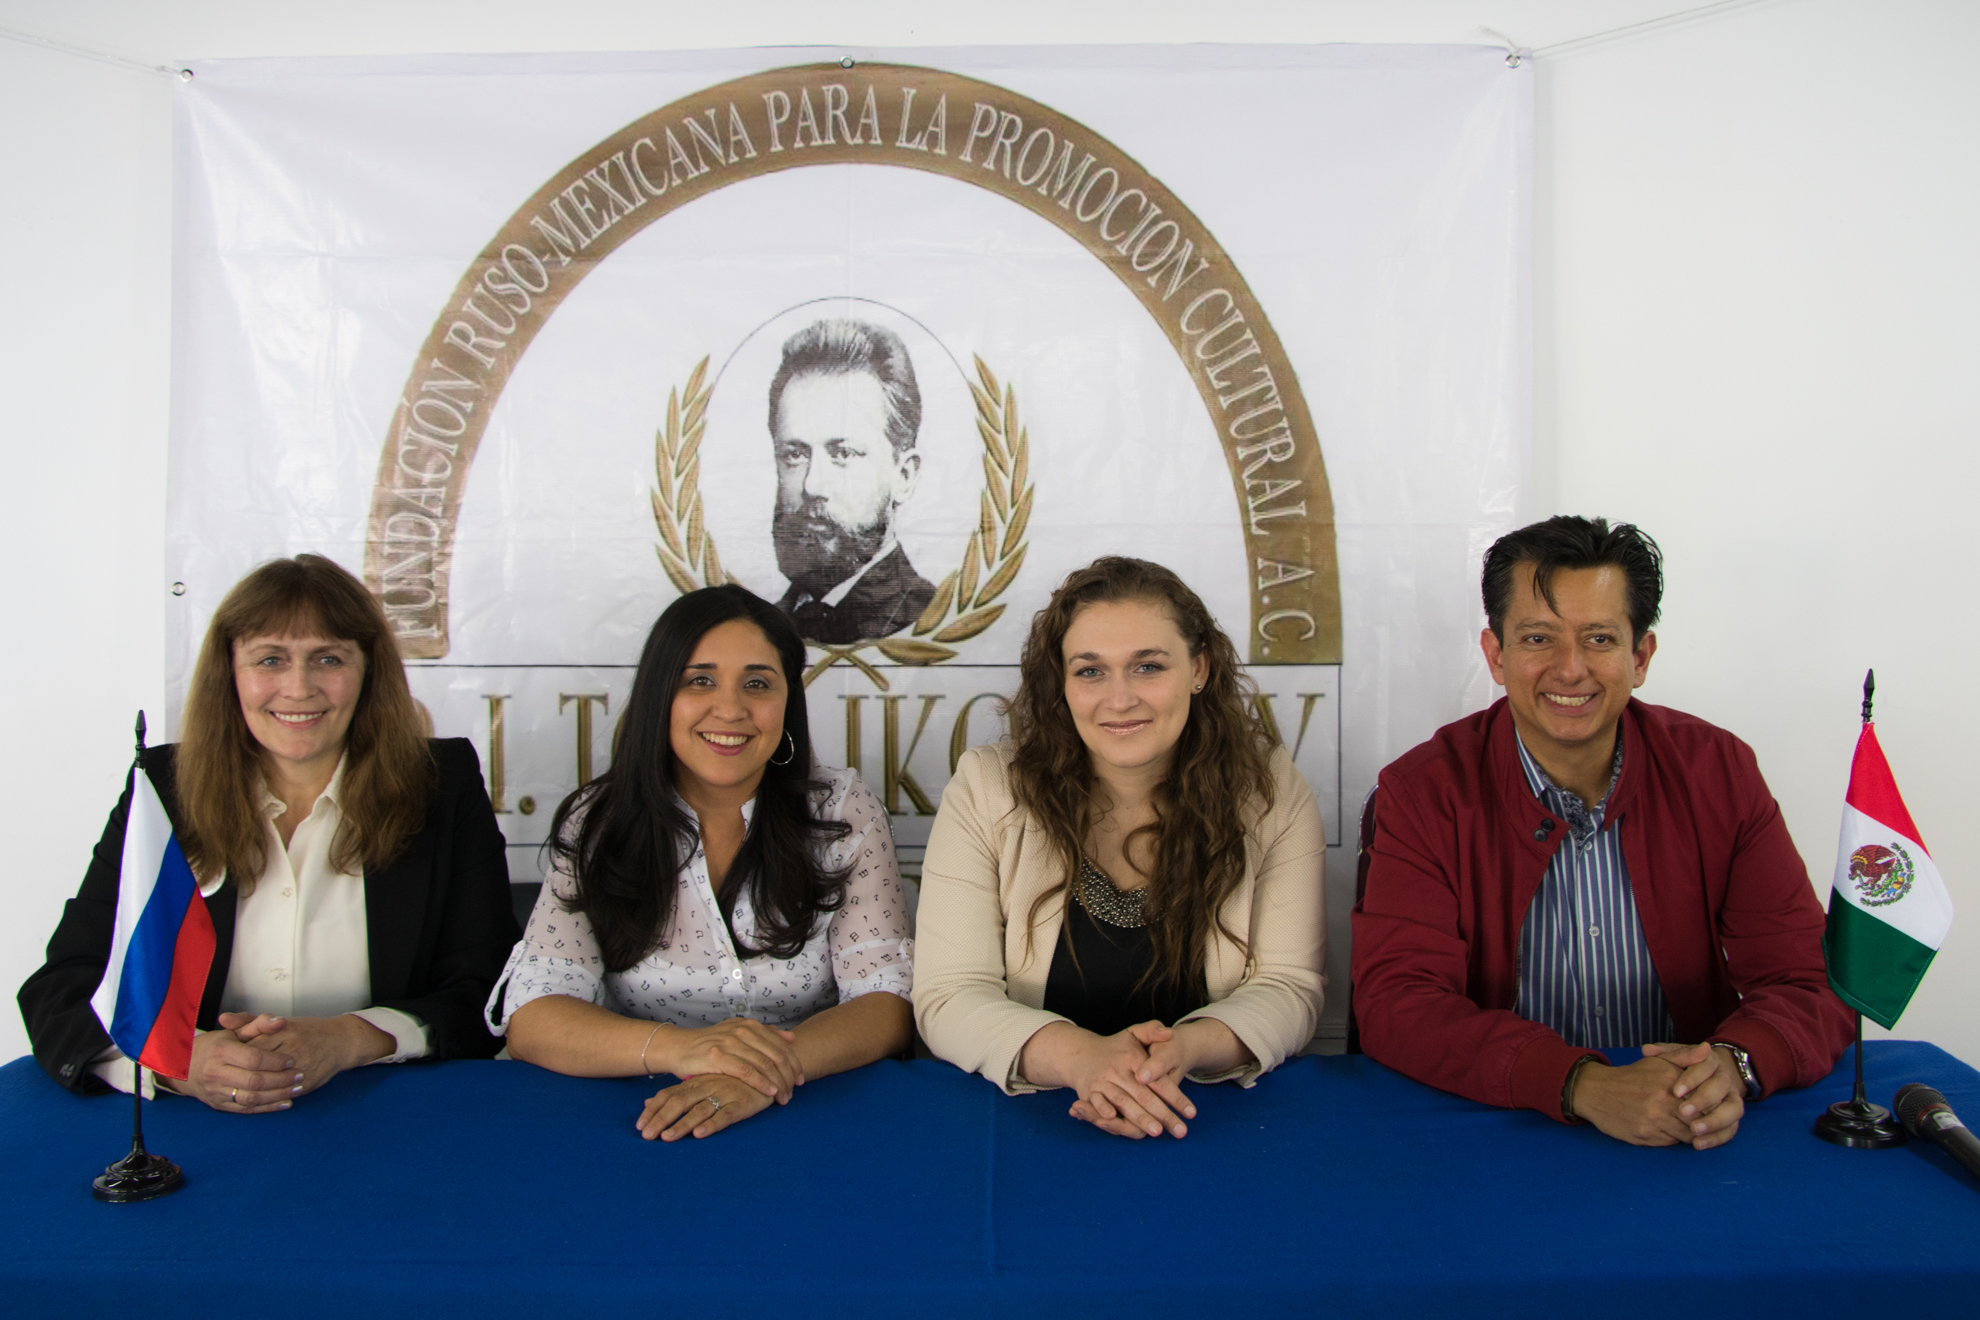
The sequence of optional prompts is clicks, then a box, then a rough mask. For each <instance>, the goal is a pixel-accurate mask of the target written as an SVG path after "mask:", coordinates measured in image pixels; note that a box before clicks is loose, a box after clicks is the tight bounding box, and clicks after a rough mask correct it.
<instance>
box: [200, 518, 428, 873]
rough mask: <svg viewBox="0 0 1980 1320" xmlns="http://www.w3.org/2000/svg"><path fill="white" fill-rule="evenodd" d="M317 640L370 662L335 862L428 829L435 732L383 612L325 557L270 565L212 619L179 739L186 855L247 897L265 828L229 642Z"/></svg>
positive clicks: (347, 751) (379, 860)
mask: <svg viewBox="0 0 1980 1320" xmlns="http://www.w3.org/2000/svg"><path fill="white" fill-rule="evenodd" d="M310 633H315V634H317V635H319V636H322V637H326V638H329V639H330V640H332V641H345V642H355V643H356V644H357V647H358V649H359V650H360V651H362V652H363V653H364V683H363V685H362V686H361V687H360V688H359V689H358V700H357V709H356V710H355V711H354V712H353V713H352V715H351V724H350V728H349V729H348V730H346V732H345V734H344V762H343V764H344V788H343V802H342V807H343V822H342V823H341V824H340V825H338V826H337V834H336V837H335V838H334V839H332V840H331V842H330V863H331V865H332V866H335V867H336V868H337V869H338V870H339V871H346V872H348V871H355V870H357V869H359V868H360V867H378V866H383V865H385V864H386V863H387V862H389V861H391V860H392V859H393V858H395V857H397V856H398V855H399V854H400V853H401V852H403V851H404V850H405V846H406V844H407V842H408V841H410V840H411V838H412V836H413V835H414V834H416V833H418V832H419V829H420V827H421V826H423V825H424V824H425V823H426V808H427V800H428V798H429V797H431V795H432V792H433V785H434V782H435V775H436V772H435V769H434V764H433V749H432V747H431V746H430V745H429V744H428V743H427V740H426V735H427V733H428V731H429V726H428V724H427V721H426V720H425V718H424V715H423V712H422V711H421V709H420V707H419V704H418V703H417V702H415V701H414V700H413V695H412V690H411V689H410V688H409V687H407V685H406V671H405V667H404V666H403V665H402V664H401V663H400V662H399V644H398V640H397V639H396V638H395V637H394V635H393V633H392V626H391V625H390V624H389V623H387V622H386V621H385V611H384V610H382V609H380V608H379V606H378V601H377V598H376V597H374V596H373V595H372V594H371V593H370V592H368V591H366V590H365V589H364V584H363V583H362V582H359V581H358V580H357V579H356V578H354V577H352V576H351V575H350V573H349V572H347V571H346V570H345V569H344V568H343V567H342V566H341V565H339V564H337V563H335V562H333V561H331V560H329V559H325V558H324V557H323V556H322V555H297V556H296V557H295V558H294V559H273V560H270V561H269V562H268V563H265V564H263V565H261V566H260V567H259V568H256V569H255V570H254V571H253V572H252V573H249V574H248V575H247V576H246V577H244V578H242V579H241V580H240V581H239V582H237V583H235V584H234V588H233V590H231V591H229V592H228V593H227V595H226V596H225V597H224V598H223V599H222V600H221V602H220V608H219V609H217V610H215V611H214V612H213V621H212V622H211V623H209V624H208V625H207V628H206V640H205V641H203V642H202V643H201V644H200V648H199V658H198V659H197V660H195V661H194V662H193V676H192V683H191V685H190V686H189V687H188V688H187V689H186V706H185V714H184V715H183V717H182V718H181V720H180V726H181V727H180V730H179V752H178V798H179V820H178V835H179V846H180V847H182V848H183V849H184V850H185V854H186V860H187V861H188V862H190V863H191V865H192V868H193V871H194V872H195V873H196V874H198V875H199V876H201V877H202V878H205V879H211V878H213V877H214V876H217V875H219V874H220V872H221V870H222V869H223V868H224V869H225V870H226V872H227V873H228V874H229V875H231V876H232V877H233V878H234V883H235V884H237V885H238V886H240V889H241V892H243V893H246V892H248V891H250V890H252V889H253V888H254V883H255V880H256V878H257V877H259V876H260V875H261V869H262V866H263V865H264V864H265V863H266V862H267V860H268V858H267V842H266V840H267V838H268V825H267V821H266V820H265V819H264V818H263V817H262V814H261V802H260V799H259V796H258V794H257V792H256V788H255V785H256V783H257V782H258V781H259V780H260V778H261V767H262V762H263V758H264V755H265V753H264V752H263V751H262V748H261V744H260V743H258V742H256V741H255V737H254V734H253V733H251V732H250V731H249V730H248V726H247V720H246V718H245V717H244V716H243V715H242V714H241V698H240V693H239V692H238V691H237V690H236V689H235V687H234V643H236V642H241V641H246V640H249V639H251V638H254V637H265V636H276V637H301V636H305V635H307V634H310Z"/></svg>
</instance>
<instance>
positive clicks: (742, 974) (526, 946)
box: [487, 766, 914, 1036]
mask: <svg viewBox="0 0 1980 1320" xmlns="http://www.w3.org/2000/svg"><path fill="white" fill-rule="evenodd" d="M813 777H814V778H815V779H817V780H819V781H821V782H823V783H825V784H827V785H829V786H830V787H829V789H828V791H826V792H825V793H823V794H821V795H820V797H822V799H823V801H822V803H821V805H820V807H819V809H818V815H819V817H820V819H823V820H842V821H845V822H846V823H847V824H848V825H850V826H852V832H851V833H850V834H848V835H846V837H845V838H843V839H839V840H837V841H836V842H832V843H828V844H827V845H825V848H824V850H823V856H822V860H823V862H824V864H825V865H826V866H827V867H829V868H837V867H840V866H845V865H847V864H850V865H851V867H852V871H851V873H850V875H849V876H848V878H847V881H846V896H845V902H844V904H842V905H841V906H840V907H839V909H838V910H837V911H836V912H831V913H825V914H822V915H821V917H820V920H819V924H818V926H817V927H816V928H815V929H814V930H813V931H812V935H811V938H810V940H809V941H807V942H806V944H805V946H804V948H803V950H801V951H800V952H799V954H798V956H797V957H795V958H771V957H767V956H762V955H755V956H751V957H748V958H744V957H742V956H740V955H739V954H738V953H737V952H736V947H735V942H734V941H733V940H731V939H730V938H729V930H728V927H727V926H726V925H724V924H723V921H722V910H721V908H720V907H718V906H717V905H716V899H715V889H714V886H713V885H712V884H711V883H710V882H709V878H708V858H707V856H706V855H705V854H704V853H703V851H702V849H701V847H700V846H699V844H698V843H697V845H696V847H695V852H694V856H693V858H691V859H690V860H689V862H688V864H687V866H686V868H685V869H684V870H683V871H682V873H681V876H680V882H679V883H680V893H679V894H678V895H677V896H676V898H675V902H674V924H673V928H672V929H671V930H670V931H668V933H667V938H666V940H665V941H664V942H663V943H662V945H661V947H659V948H657V949H655V950H654V951H653V952H651V953H649V954H648V955H647V956H646V957H645V958H644V959H642V960H641V961H640V962H637V963H635V964H634V965H633V966H631V967H629V968H627V969H626V970H625V971H623V972H608V971H606V970H605V965H604V961H603V958H602V956H601V955H600V953H599V949H598V942H597V940H596V939H595V938H594V937H593V935H592V930H591V922H590V920H589V919H588V918H587V917H586V916H585V915H584V914H583V913H582V912H567V911H565V910H564V907H563V904H562V903H561V902H559V901H558V900H559V899H568V898H570V897H571V896H572V895H573V894H574V893H575V892H576V882H575V880H574V879H573V877H572V875H571V873H570V871H569V869H568V865H567V863H566V862H564V861H563V860H562V859H561V858H560V859H558V860H557V862H556V863H555V864H554V865H553V866H552V868H551V870H550V874H549V876H548V877H547V878H546V879H545V881H544V884H543V891H542V892H541V893H540V894H538V895H537V899H536V907H535V909H534V910H533V911H531V913H530V914H529V925H528V926H527V927H526V928H525V929H524V931H523V937H522V941H521V942H520V943H518V944H517V945H516V947H515V951H514V952H513V953H511V954H510V955H509V965H508V967H507V968H506V969H504V971H503V973H502V977H501V979H500V980H498V981H497V982H496V983H495V991H494V993H493V994H491V995H490V996H489V997H488V1009H487V1017H488V1029H489V1030H490V1031H492V1032H494V1033H495V1034H496V1035H498V1036H500V1035H504V1034H506V1033H507V1031H508V1024H509V1018H510V1017H511V1016H512V1015H513V1014H514V1013H515V1011H516V1010H517V1009H518V1008H520V1007H521V1006H522V1005H524V1004H526V1003H528V1002H529V1001H530V1000H532V999H537V998H540V997H542V996H544V995H569V996H571V997H572V998H573V999H582V1000H584V1001H585V1002H586V1003H590V1004H597V1005H599V1006H601V1007H603V1008H607V1009H610V1010H611V1011H612V1012H614V1013H619V1014H623V1015H624V1016H626V1017H635V1018H643V1019H645V1020H646V1021H649V1022H669V1023H672V1024H674V1025H675V1026H681V1027H708V1026H713V1025H715V1024H716V1023H718V1022H722V1021H725V1020H726V1019H728V1018H733V1017H748V1018H755V1019H756V1020H757V1021H759V1022H764V1023H767V1024H769V1025H770V1026H773V1027H791V1026H795V1025H796V1024H797V1023H799V1022H802V1021H803V1020H804V1019H806V1018H808V1017H810V1016H811V1015H812V1014H814V1013H817V1012H820V1011H821V1010H823V1009H827V1008H830V1007H832V1006H833V1005H834V1004H838V1003H843V1002H845V1001H847V1000H851V999H856V998H858V997H859V996H860V995H865V994H872V993H873V992H875V991H879V990H886V991H891V992H892V993H894V994H897V995H899V996H900V997H901V998H902V999H909V998H910V992H911V990H912V989H913V985H914V940H913V938H912V937H911V933H910V925H909V917H908V908H907V902H906V897H905V895H904V894H903V892H902V889H901V872H900V866H899V864H898V863H897V862H896V861H895V859H894V840H893V835H892V833H891V832H890V831H889V829H888V825H887V814H886V812H884V811H883V810H881V807H880V801H879V799H878V798H876V797H874V795H873V790H872V789H870V788H868V787H867V786H866V783H865V781H864V780H862V779H861V778H860V777H859V776H858V775H857V774H854V773H853V772H852V771H850V770H840V769H837V768H835V767H831V766H817V767H815V768H814V769H813ZM677 801H678V799H677ZM680 805H681V807H682V808H683V809H684V810H686V811H687V813H688V815H689V817H690V818H693V816H694V810H693V808H691V807H688V806H687V804H686V803H685V802H682V803H680ZM755 805H756V803H755V801H754V800H753V799H752V800H751V801H750V802H748V803H746V804H744V806H743V819H744V821H745V822H747V821H748V819H749V816H750V813H751V811H752V809H753V808H754V807H755ZM567 828H568V826H567ZM734 915H735V928H736V929H737V930H738V931H741V932H743V933H744V936H745V939H747V938H748V937H749V936H750V935H752V934H754V932H755V930H756V924H755V913H754V911H753V910H752V908H751V906H750V899H749V895H748V893H747V892H744V893H743V894H742V895H741V896H740V897H738V898H737V900H736V907H735V914H734Z"/></svg>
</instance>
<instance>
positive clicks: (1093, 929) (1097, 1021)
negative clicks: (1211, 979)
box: [1044, 885, 1204, 1036]
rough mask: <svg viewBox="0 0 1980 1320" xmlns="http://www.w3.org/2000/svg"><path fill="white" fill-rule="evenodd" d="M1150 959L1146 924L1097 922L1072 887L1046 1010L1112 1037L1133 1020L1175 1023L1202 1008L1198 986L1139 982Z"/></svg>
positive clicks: (1049, 977) (1047, 984) (1047, 987)
mask: <svg viewBox="0 0 1980 1320" xmlns="http://www.w3.org/2000/svg"><path fill="white" fill-rule="evenodd" d="M1075 950H1077V951H1078V953H1079V962H1078V964H1077V965H1075V964H1074V962H1073V953H1074V951H1075ZM1154 962H1155V946H1154V942H1153V941H1152V940H1150V939H1149V937H1148V927H1146V926H1133V927H1129V926H1115V925H1110V924H1109V923H1107V922H1104V921H1100V920H1097V919H1096V918H1095V917H1094V916H1093V914H1092V913H1090V912H1088V911H1087V910H1086V904H1084V903H1082V902H1080V901H1079V897H1078V886H1077V885H1075V886H1074V887H1073V890H1072V891H1071V892H1069V893H1068V894H1067V895H1066V919H1065V923H1064V924H1063V925H1061V926H1060V927H1059V944H1058V947H1057V948H1056V949H1054V950H1053V952H1052V970H1051V971H1050V972H1049V973H1048V974H1047V975H1046V978H1045V1005H1044V1007H1045V1011H1046V1012H1048V1013H1058V1014H1060V1015H1061V1016H1064V1017H1067V1018H1070V1019H1071V1020H1072V1022H1073V1025H1075V1026H1079V1027H1084V1028H1086V1030H1088V1031H1090V1032H1092V1033H1093V1034H1094V1035H1096V1036H1112V1035H1115V1034H1117V1033H1119V1032H1122V1031H1126V1030H1127V1029H1128V1028H1129V1027H1131V1026H1133V1025H1134V1024H1135V1023H1137V1022H1151V1021H1158V1022H1161V1023H1163V1024H1164V1025H1168V1026H1173V1025H1174V1024H1175V1021H1176V1019H1177V1018H1179V1017H1182V1016H1183V1015H1184V1014H1187V1013H1192V1012H1194V1011H1195V1010H1197V1009H1199V1008H1201V1007H1203V998H1204V996H1203V992H1202V991H1201V990H1200V989H1199V990H1197V991H1194V992H1191V991H1186V990H1179V989H1177V988H1176V986H1175V985H1174V983H1173V982H1167V981H1161V982H1158V981H1156V980H1155V979H1154V978H1152V977H1151V978H1149V980H1147V981H1143V980H1142V974H1143V973H1144V972H1146V971H1147V970H1148V969H1149V967H1151V966H1152V965H1153V964H1154Z"/></svg>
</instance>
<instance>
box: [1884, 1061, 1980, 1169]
mask: <svg viewBox="0 0 1980 1320" xmlns="http://www.w3.org/2000/svg"><path fill="white" fill-rule="evenodd" d="M1891 1107H1892V1108H1893V1109H1895V1110H1897V1116H1898V1119H1899V1121H1900V1122H1902V1123H1903V1124H1904V1128H1905V1131H1907V1132H1909V1133H1910V1134H1911V1135H1912V1136H1914V1137H1917V1138H1918V1139H1919V1140H1920V1141H1929V1142H1931V1143H1932V1144H1933V1145H1935V1146H1937V1147H1938V1148H1939V1149H1940V1150H1943V1151H1944V1152H1945V1153H1946V1154H1948V1155H1950V1156H1952V1157H1953V1158H1954V1159H1956V1160H1958V1161H1959V1162H1960V1163H1961V1164H1963V1165H1965V1166H1966V1171H1967V1172H1968V1173H1970V1174H1972V1175H1973V1176H1974V1177H1976V1178H1980V1137H1975V1136H1974V1135H1973V1134H1972V1133H1971V1132H1969V1131H1967V1128H1966V1124H1964V1123H1962V1122H1960V1121H1959V1115H1957V1114H1955V1113H1953V1111H1952V1106H1951V1105H1949V1104H1947V1103H1946V1098H1945V1097H1944V1096H1942V1095H1940V1094H1939V1093H1938V1092H1937V1091H1934V1090H1933V1089H1932V1088H1931V1087H1929V1086H1926V1085H1925V1084H1924V1083H1922V1082H1910V1083H1907V1084H1906V1085H1904V1086H1900V1087H1899V1088H1898V1093H1897V1098H1896V1099H1894V1100H1892V1101H1891Z"/></svg>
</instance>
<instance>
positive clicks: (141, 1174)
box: [89, 711, 186, 1202]
mask: <svg viewBox="0 0 1980 1320" xmlns="http://www.w3.org/2000/svg"><path fill="white" fill-rule="evenodd" d="M137 749H138V760H137V763H136V768H135V769H134V770H132V771H131V773H132V774H137V775H141V774H143V773H144V712H143V711H139V712H138V717H137ZM185 1185H186V1175H185V1174H184V1173H183V1172H181V1171H180V1169H179V1166H178V1165H176V1164H174V1163H172V1161H170V1160H168V1159H166V1158H165V1157H164V1156H163V1155H153V1154H152V1153H151V1152H150V1151H148V1150H146V1149H145V1148H144V1065H143V1064H141V1063H139V1062H138V1061H137V1060H136V1059H132V1060H131V1153H130V1154H128V1155H126V1156H124V1158H123V1159H121V1160H118V1161H117V1162H116V1163H115V1164H112V1165H110V1166H109V1167H108V1168H106V1169H104V1170H103V1172H102V1173H101V1174H99V1175H98V1176H97V1177H96V1178H95V1179H94V1180H93V1181H91V1183H90V1185H89V1186H90V1195H92V1196H94V1197H95V1198H96V1199H97V1200H99V1201H119V1202H121V1201H149V1200H151V1199H152V1198H153V1197H155V1196H164V1195H166V1194H168V1193H170V1192H176V1191H178V1190H179V1189H180V1188H181V1187H184V1186H185Z"/></svg>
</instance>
